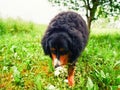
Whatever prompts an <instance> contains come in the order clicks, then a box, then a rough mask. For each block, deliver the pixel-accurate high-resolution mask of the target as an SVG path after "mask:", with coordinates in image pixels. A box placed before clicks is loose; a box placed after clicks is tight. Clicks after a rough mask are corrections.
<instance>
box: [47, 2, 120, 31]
mask: <svg viewBox="0 0 120 90" xmlns="http://www.w3.org/2000/svg"><path fill="white" fill-rule="evenodd" d="M48 1H49V2H51V3H52V4H53V5H58V6H62V7H63V6H65V7H67V8H68V9H72V10H75V11H79V12H80V13H85V15H86V18H87V23H88V29H89V30H90V29H91V22H92V21H93V20H96V19H98V18H99V17H104V18H107V17H108V16H116V17H118V16H119V15H120V1H119V0H48ZM116 19H117V18H116Z"/></svg>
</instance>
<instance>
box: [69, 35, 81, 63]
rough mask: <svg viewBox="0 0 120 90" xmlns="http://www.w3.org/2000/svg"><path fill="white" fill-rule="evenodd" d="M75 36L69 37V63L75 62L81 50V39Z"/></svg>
mask: <svg viewBox="0 0 120 90" xmlns="http://www.w3.org/2000/svg"><path fill="white" fill-rule="evenodd" d="M75 35H76V34H73V36H72V37H71V40H72V41H71V42H70V44H69V48H70V51H71V57H70V63H73V62H75V61H76V60H77V58H78V57H79V56H80V54H81V52H82V50H83V42H82V39H81V38H79V37H78V36H75Z"/></svg>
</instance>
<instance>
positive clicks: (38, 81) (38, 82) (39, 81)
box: [35, 75, 42, 90]
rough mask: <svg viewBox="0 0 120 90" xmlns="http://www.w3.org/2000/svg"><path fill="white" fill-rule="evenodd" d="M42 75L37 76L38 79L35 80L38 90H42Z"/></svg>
mask: <svg viewBox="0 0 120 90" xmlns="http://www.w3.org/2000/svg"><path fill="white" fill-rule="evenodd" d="M41 80H42V79H41V75H37V77H36V78H35V84H36V86H37V89H38V90H42V81H41Z"/></svg>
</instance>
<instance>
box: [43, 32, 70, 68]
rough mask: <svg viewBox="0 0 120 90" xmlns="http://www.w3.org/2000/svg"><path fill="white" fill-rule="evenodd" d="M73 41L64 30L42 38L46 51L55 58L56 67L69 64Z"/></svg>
mask: <svg viewBox="0 0 120 90" xmlns="http://www.w3.org/2000/svg"><path fill="white" fill-rule="evenodd" d="M71 41H72V40H71V38H70V37H69V36H68V35H67V34H66V33H64V32H60V33H57V32H56V33H53V34H51V35H49V36H48V37H45V38H44V39H43V40H42V45H43V49H44V52H45V54H46V55H50V57H51V58H52V59H53V65H54V67H58V66H61V65H65V64H67V62H68V59H69V56H70V54H71V51H70V43H71Z"/></svg>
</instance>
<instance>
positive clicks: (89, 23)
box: [87, 17, 92, 32]
mask: <svg viewBox="0 0 120 90" xmlns="http://www.w3.org/2000/svg"><path fill="white" fill-rule="evenodd" d="M91 21H92V20H91V17H87V25H88V30H89V32H90V29H91Z"/></svg>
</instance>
